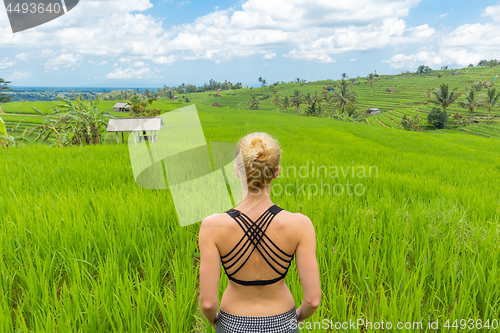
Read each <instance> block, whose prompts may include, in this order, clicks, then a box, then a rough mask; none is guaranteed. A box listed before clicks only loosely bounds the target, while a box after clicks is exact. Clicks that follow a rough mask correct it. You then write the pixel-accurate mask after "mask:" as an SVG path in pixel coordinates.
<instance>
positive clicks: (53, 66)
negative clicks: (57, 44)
mask: <svg viewBox="0 0 500 333" xmlns="http://www.w3.org/2000/svg"><path fill="white" fill-rule="evenodd" d="M82 60H83V58H82V56H81V55H79V54H75V53H62V54H60V55H58V56H57V57H50V58H49V59H48V61H47V62H46V63H45V70H46V71H48V70H58V69H59V68H61V67H63V68H72V69H74V67H76V66H78V65H80V63H81V62H82Z"/></svg>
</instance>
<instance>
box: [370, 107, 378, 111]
mask: <svg viewBox="0 0 500 333" xmlns="http://www.w3.org/2000/svg"><path fill="white" fill-rule="evenodd" d="M370 111H380V109H379V108H371V109H370Z"/></svg>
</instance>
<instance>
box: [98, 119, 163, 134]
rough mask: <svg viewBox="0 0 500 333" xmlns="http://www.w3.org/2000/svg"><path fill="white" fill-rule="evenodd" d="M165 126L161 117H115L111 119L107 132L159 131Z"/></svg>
mask: <svg viewBox="0 0 500 333" xmlns="http://www.w3.org/2000/svg"><path fill="white" fill-rule="evenodd" d="M162 127H163V120H162V118H161V117H145V118H113V119H110V120H109V123H108V128H107V130H106V131H107V132H135V131H159V130H160V129H161V128H162Z"/></svg>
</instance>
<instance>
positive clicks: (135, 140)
mask: <svg viewBox="0 0 500 333" xmlns="http://www.w3.org/2000/svg"><path fill="white" fill-rule="evenodd" d="M132 133H134V143H135V144H137V139H136V138H135V132H132Z"/></svg>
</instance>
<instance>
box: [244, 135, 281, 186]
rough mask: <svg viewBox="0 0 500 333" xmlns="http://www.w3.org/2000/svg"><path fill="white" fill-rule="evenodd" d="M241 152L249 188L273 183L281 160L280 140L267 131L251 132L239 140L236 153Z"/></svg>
mask: <svg viewBox="0 0 500 333" xmlns="http://www.w3.org/2000/svg"><path fill="white" fill-rule="evenodd" d="M240 152H241V155H242V157H243V165H244V169H245V173H246V177H247V185H248V188H249V189H254V190H257V189H262V188H264V187H265V186H266V185H269V184H271V181H272V180H273V178H274V175H275V174H276V171H277V170H278V166H279V162H280V148H279V145H278V142H277V141H276V140H274V139H273V138H272V137H271V136H270V135H269V134H267V133H262V132H256V133H251V134H248V135H247V136H245V137H243V138H242V139H241V140H240V141H239V142H238V149H237V151H236V153H237V154H238V153H240ZM238 168H239V169H240V170H242V169H243V166H238Z"/></svg>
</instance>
